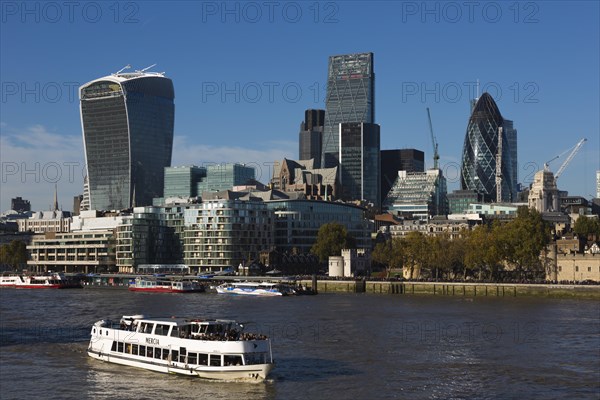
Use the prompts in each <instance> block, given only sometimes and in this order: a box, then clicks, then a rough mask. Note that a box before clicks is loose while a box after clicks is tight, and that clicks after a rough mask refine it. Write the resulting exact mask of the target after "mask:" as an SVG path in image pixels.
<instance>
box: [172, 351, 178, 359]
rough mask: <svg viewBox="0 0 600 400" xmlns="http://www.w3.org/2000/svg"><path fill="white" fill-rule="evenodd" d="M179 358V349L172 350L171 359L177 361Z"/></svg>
mask: <svg viewBox="0 0 600 400" xmlns="http://www.w3.org/2000/svg"><path fill="white" fill-rule="evenodd" d="M178 359H179V352H178V351H177V350H171V361H177V360H178Z"/></svg>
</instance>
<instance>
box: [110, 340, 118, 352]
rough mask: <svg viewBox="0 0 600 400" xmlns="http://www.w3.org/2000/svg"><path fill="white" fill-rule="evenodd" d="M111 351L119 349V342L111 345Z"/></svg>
mask: <svg viewBox="0 0 600 400" xmlns="http://www.w3.org/2000/svg"><path fill="white" fill-rule="evenodd" d="M110 351H117V342H114V341H113V342H112V346H111V347H110Z"/></svg>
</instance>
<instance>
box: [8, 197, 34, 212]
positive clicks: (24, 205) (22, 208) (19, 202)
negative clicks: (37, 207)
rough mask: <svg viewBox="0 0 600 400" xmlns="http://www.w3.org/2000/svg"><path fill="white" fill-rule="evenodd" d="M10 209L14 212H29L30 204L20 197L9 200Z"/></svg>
mask: <svg viewBox="0 0 600 400" xmlns="http://www.w3.org/2000/svg"><path fill="white" fill-rule="evenodd" d="M10 209H11V210H13V211H16V212H20V213H22V212H29V211H31V203H30V202H29V200H25V199H23V198H21V197H16V198H14V199H10Z"/></svg>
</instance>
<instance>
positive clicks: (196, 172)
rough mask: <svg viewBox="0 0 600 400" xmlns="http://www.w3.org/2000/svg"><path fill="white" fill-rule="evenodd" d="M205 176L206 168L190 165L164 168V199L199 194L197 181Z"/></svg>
mask: <svg viewBox="0 0 600 400" xmlns="http://www.w3.org/2000/svg"><path fill="white" fill-rule="evenodd" d="M205 177H206V168H204V167H197V166H195V165H192V166H183V167H166V168H165V191H164V193H165V194H164V197H165V199H168V198H171V197H181V198H190V197H196V196H199V193H198V183H199V182H200V181H201V180H202V178H205Z"/></svg>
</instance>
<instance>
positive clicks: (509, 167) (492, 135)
mask: <svg viewBox="0 0 600 400" xmlns="http://www.w3.org/2000/svg"><path fill="white" fill-rule="evenodd" d="M499 128H503V129H502V151H501V154H499V151H498V149H499V143H500V141H499V135H498V133H499V132H500V129H499ZM515 155H516V130H514V129H513V127H512V122H511V121H508V122H506V120H505V119H504V118H503V117H502V115H501V114H500V110H499V109H498V106H497V105H496V102H495V101H494V99H493V98H492V96H490V95H489V93H483V95H482V96H481V97H480V98H479V100H477V103H476V104H475V107H474V108H473V112H472V114H471V117H470V118H469V123H468V125H467V132H466V135H465V141H464V146H463V155H462V166H461V189H462V190H474V191H476V192H477V193H481V194H482V195H483V197H484V200H485V201H486V202H490V201H497V200H500V201H506V202H510V201H515V200H516V193H517V182H516V179H517V172H516V171H514V168H516V160H513V157H515ZM500 156H501V159H502V161H501V168H500V171H501V175H502V180H501V182H502V193H501V199H497V190H496V175H497V171H496V160H497V159H499V158H500Z"/></svg>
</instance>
